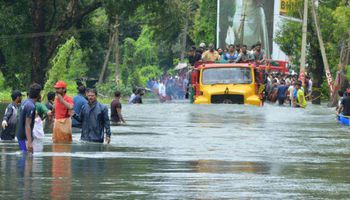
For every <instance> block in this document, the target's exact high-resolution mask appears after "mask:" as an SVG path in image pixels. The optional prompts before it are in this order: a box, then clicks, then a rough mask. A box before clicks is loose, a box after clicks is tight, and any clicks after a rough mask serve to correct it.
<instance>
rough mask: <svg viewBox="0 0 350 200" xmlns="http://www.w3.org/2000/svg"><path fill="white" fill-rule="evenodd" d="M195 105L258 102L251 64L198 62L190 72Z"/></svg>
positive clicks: (254, 103) (260, 101) (260, 100)
mask: <svg viewBox="0 0 350 200" xmlns="http://www.w3.org/2000/svg"><path fill="white" fill-rule="evenodd" d="M192 86H193V87H194V93H195V94H194V103H195V104H246V105H256V106H261V105H262V103H263V102H262V98H261V97H260V95H259V94H258V93H259V89H258V83H257V82H256V77H255V72H254V66H252V65H251V64H246V63H239V64H233V63H232V64H228V63H226V64H220V63H202V64H199V65H198V66H197V67H196V68H195V69H194V72H193V73H192Z"/></svg>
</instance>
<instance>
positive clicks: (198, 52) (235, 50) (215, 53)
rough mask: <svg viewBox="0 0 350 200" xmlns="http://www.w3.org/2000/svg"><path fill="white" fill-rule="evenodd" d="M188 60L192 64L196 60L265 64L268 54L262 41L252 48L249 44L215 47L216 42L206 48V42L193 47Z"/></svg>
mask: <svg viewBox="0 0 350 200" xmlns="http://www.w3.org/2000/svg"><path fill="white" fill-rule="evenodd" d="M188 60H189V63H190V65H191V66H194V65H195V63H196V62H198V61H202V62H217V61H219V62H223V63H225V62H227V63H249V62H255V63H257V64H265V63H266V62H267V59H266V55H265V53H264V51H263V50H262V46H261V43H260V42H257V43H256V44H255V45H253V46H252V47H251V48H250V49H248V47H247V45H245V44H243V45H240V44H236V45H234V44H231V45H229V46H228V47H226V48H224V49H222V48H217V49H215V48H214V44H209V45H208V48H206V44H205V43H201V44H200V45H199V48H196V47H192V48H191V49H190V51H189V54H188Z"/></svg>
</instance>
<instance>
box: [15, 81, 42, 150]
mask: <svg viewBox="0 0 350 200" xmlns="http://www.w3.org/2000/svg"><path fill="white" fill-rule="evenodd" d="M40 92H41V86H40V85H39V84H36V83H34V84H32V85H31V86H30V88H29V97H28V99H26V100H25V101H24V102H23V103H22V104H21V108H20V113H19V119H18V130H17V140H18V145H19V149H20V150H21V151H24V152H27V151H29V152H33V127H34V119H35V103H36V102H37V100H38V99H39V98H40Z"/></svg>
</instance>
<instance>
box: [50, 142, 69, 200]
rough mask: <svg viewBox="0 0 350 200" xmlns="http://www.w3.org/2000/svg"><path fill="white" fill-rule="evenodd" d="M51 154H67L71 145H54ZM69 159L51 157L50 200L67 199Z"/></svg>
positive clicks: (65, 157)
mask: <svg viewBox="0 0 350 200" xmlns="http://www.w3.org/2000/svg"><path fill="white" fill-rule="evenodd" d="M52 152H53V153H58V154H59V153H69V152H71V145H64V144H54V145H52ZM71 159H72V158H71V157H70V156H53V157H52V183H51V188H52V189H51V199H69V198H70V192H71V182H72V180H71V177H72V169H71Z"/></svg>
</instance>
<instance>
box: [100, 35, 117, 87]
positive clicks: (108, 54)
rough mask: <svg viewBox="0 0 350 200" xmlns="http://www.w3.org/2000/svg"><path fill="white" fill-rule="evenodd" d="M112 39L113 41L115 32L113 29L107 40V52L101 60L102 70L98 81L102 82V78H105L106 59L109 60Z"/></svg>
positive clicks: (112, 43)
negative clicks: (102, 60)
mask: <svg viewBox="0 0 350 200" xmlns="http://www.w3.org/2000/svg"><path fill="white" fill-rule="evenodd" d="M114 41H115V32H114V31H113V33H112V35H111V36H110V38H109V42H108V49H107V53H106V56H105V59H104V62H103V66H102V71H101V74H100V77H99V79H98V83H103V82H104V79H105V73H106V70H107V65H108V61H109V56H110V55H111V51H112V48H113V45H114Z"/></svg>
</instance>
